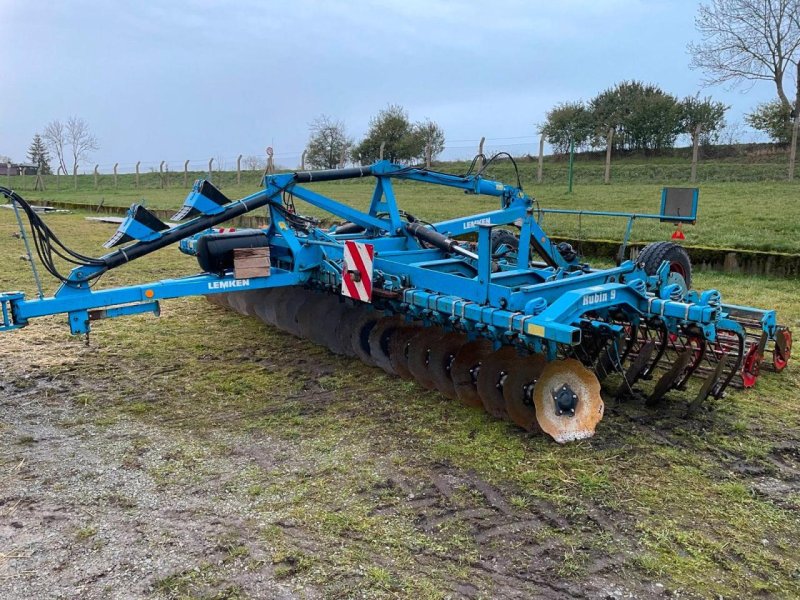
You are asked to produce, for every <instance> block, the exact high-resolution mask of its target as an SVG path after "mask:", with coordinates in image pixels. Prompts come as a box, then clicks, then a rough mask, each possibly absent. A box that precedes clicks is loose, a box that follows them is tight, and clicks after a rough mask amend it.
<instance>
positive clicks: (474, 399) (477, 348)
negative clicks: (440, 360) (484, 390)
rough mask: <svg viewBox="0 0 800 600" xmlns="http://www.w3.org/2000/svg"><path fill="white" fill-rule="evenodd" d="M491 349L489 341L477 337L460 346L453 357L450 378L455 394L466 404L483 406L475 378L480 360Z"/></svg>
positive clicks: (478, 370)
mask: <svg viewBox="0 0 800 600" xmlns="http://www.w3.org/2000/svg"><path fill="white" fill-rule="evenodd" d="M493 350H494V348H493V346H492V342H491V341H489V340H487V339H486V338H479V339H477V340H474V341H472V342H468V343H466V344H464V345H463V346H461V348H460V349H459V351H458V352H457V353H456V355H455V358H453V364H452V366H451V368H450V378H451V379H452V380H453V388H454V389H455V392H456V396H457V397H458V399H459V400H460V401H461V402H463V403H464V404H466V405H467V406H474V407H475V408H483V402H482V401H481V397H480V394H478V387H477V378H478V373H479V372H480V368H481V363H482V361H483V360H485V359H486V357H487V356H489V355H490V354H491V353H492V352H493Z"/></svg>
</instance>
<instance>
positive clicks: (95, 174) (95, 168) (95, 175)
mask: <svg viewBox="0 0 800 600" xmlns="http://www.w3.org/2000/svg"><path fill="white" fill-rule="evenodd" d="M99 166H100V165H95V166H94V189H97V176H98V173H97V167H99Z"/></svg>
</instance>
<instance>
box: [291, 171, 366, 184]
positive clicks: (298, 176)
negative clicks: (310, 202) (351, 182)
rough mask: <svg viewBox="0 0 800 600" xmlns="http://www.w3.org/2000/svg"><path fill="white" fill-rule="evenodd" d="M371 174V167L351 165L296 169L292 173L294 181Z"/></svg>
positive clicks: (324, 179)
mask: <svg viewBox="0 0 800 600" xmlns="http://www.w3.org/2000/svg"><path fill="white" fill-rule="evenodd" d="M369 175H372V167H351V168H349V169H328V170H325V171H297V172H296V173H295V174H294V180H295V182H296V183H311V182H313V181H336V180H337V179H358V178H359V177H367V176H369Z"/></svg>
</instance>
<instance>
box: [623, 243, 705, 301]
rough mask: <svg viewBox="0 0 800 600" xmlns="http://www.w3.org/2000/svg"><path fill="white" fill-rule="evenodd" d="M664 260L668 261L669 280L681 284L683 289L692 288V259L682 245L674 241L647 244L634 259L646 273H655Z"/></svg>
mask: <svg viewBox="0 0 800 600" xmlns="http://www.w3.org/2000/svg"><path fill="white" fill-rule="evenodd" d="M664 261H667V262H668V263H669V282H670V283H677V284H678V285H681V286H682V287H683V289H684V290H685V291H687V290H690V289H692V261H691V260H690V259H689V253H688V252H686V248H684V247H683V246H680V245H678V244H676V243H675V242H656V243H654V244H648V245H647V246H645V247H644V248H642V251H641V252H640V253H639V257H638V258H637V259H636V262H637V263H639V264H643V265H644V270H645V272H646V273H647V274H648V275H655V274H656V271H658V268H659V267H660V266H661V263H663V262H664Z"/></svg>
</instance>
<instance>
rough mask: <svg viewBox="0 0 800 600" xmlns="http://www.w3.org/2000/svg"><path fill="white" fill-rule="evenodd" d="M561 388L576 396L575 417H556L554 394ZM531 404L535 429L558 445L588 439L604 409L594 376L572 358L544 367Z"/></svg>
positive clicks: (556, 408) (562, 415) (598, 386)
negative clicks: (534, 411) (534, 414)
mask: <svg viewBox="0 0 800 600" xmlns="http://www.w3.org/2000/svg"><path fill="white" fill-rule="evenodd" d="M564 386H567V388H568V389H569V390H571V391H572V393H573V394H574V396H575V397H576V398H575V406H574V408H575V414H568V413H564V414H558V413H559V410H558V407H557V404H556V401H555V399H554V394H556V393H557V392H558V391H560V390H562V389H564ZM533 402H534V405H535V406H536V420H537V421H538V423H539V427H541V428H542V431H544V432H545V433H546V434H548V435H549V436H550V437H552V438H553V439H554V440H555V441H556V442H558V443H559V444H563V443H565V442H571V441H574V440H582V439H585V438H589V437H592V436H593V435H594V430H595V427H597V424H598V423H599V422H600V420H601V419H602V418H603V411H604V409H605V405H604V404H603V399H602V398H601V396H600V382H599V381H598V380H597V377H595V375H594V373H592V372H591V371H590V370H589V369H587V368H586V367H584V366H583V365H582V364H581V363H580V362H579V361H577V360H575V359H574V358H568V359H566V360H555V361H553V362H550V363H548V364H547V366H546V367H545V368H544V370H543V371H542V374H541V375H540V376H539V381H537V383H536V387H535V388H534V390H533Z"/></svg>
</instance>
